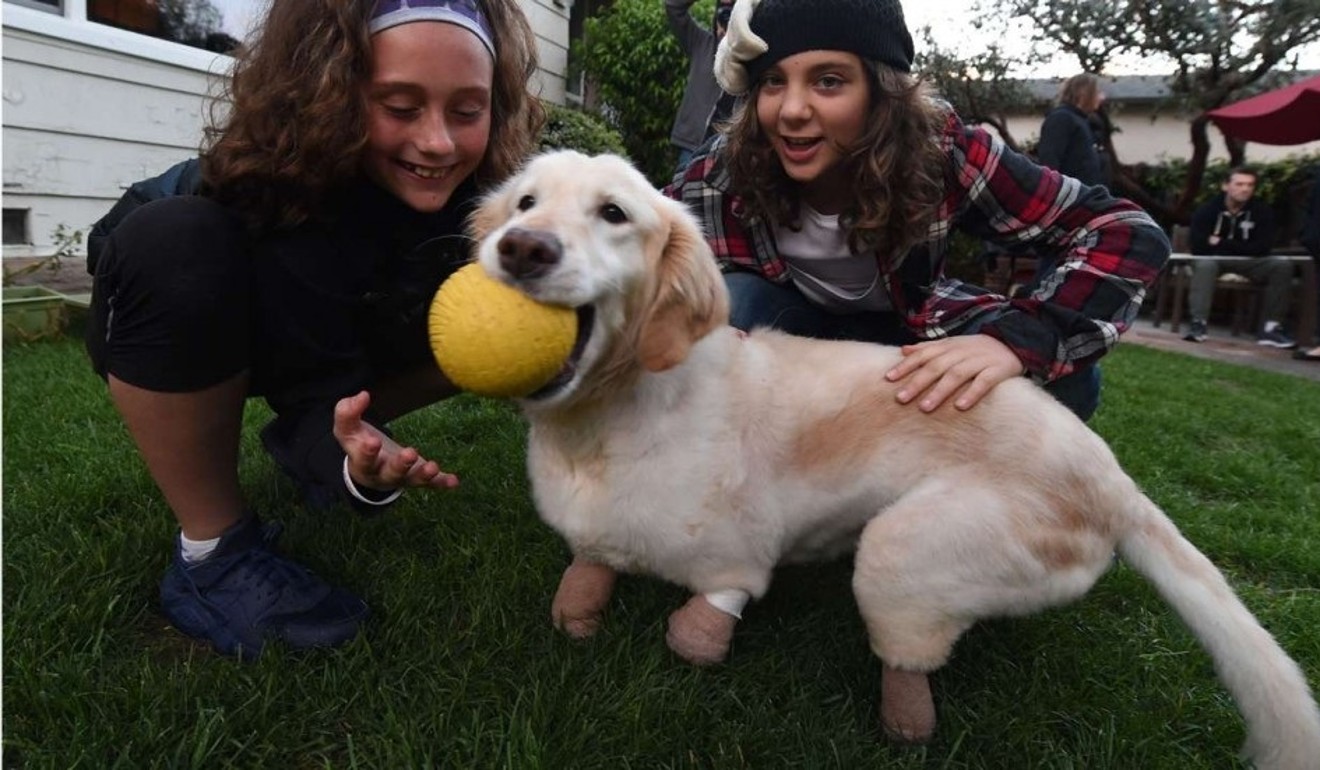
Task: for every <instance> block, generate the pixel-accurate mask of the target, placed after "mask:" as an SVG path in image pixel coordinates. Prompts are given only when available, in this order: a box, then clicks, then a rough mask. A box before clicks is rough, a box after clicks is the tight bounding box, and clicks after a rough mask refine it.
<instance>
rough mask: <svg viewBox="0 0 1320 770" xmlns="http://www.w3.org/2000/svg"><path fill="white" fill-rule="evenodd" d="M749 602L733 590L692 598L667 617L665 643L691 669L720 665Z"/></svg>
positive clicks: (744, 594)
mask: <svg viewBox="0 0 1320 770" xmlns="http://www.w3.org/2000/svg"><path fill="white" fill-rule="evenodd" d="M749 598H750V597H749V596H748V594H747V592H746V591H739V590H737V589H730V590H727V591H713V592H711V593H708V594H698V595H696V596H693V597H692V598H691V599H688V602H687V604H684V605H683V606H682V607H680V608H679V609H677V610H675V611H674V614H672V615H670V616H669V631H668V633H666V634H665V643H666V644H668V645H669V649H671V650H673V651H674V652H675V653H677V655H678V656H679V657H680V658H682V659H683V660H686V661H687V662H689V663H691V664H693V665H696V666H709V665H712V664H715V663H720V662H722V661H723V660H724V659H725V658H726V657H727V656H728V654H729V645H730V644H731V643H732V642H733V629H734V626H736V625H737V624H738V619H739V618H741V617H742V608H743V607H744V606H746V605H747V600H748V599H749Z"/></svg>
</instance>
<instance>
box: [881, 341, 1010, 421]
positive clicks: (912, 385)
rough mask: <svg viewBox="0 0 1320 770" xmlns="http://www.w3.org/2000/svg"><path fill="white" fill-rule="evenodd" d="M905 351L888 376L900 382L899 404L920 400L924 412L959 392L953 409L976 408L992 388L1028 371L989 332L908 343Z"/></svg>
mask: <svg viewBox="0 0 1320 770" xmlns="http://www.w3.org/2000/svg"><path fill="white" fill-rule="evenodd" d="M902 351H903V360H902V361H900V362H899V363H898V365H897V366H895V367H894V368H893V369H890V370H889V371H888V372H886V373H885V379H887V380H889V381H890V382H900V381H901V382H900V384H899V388H898V394H897V398H898V402H899V403H900V404H907V403H911V402H912V401H916V402H917V407H918V408H919V409H921V411H923V412H933V411H935V410H936V409H938V408H939V406H940V404H942V403H944V402H945V401H946V400H947V399H948V398H949V397H950V396H953V395H955V394H957V396H956V398H955V399H954V402H953V405H954V407H956V408H958V409H964V410H965V409H971V408H972V407H973V406H976V403H977V402H978V401H980V400H981V399H982V398H983V397H984V396H985V394H987V393H989V392H990V390H991V388H993V387H994V386H996V385H998V384H999V383H1001V382H1003V381H1004V380H1010V379H1012V378H1014V377H1019V376H1021V375H1022V373H1023V371H1025V369H1024V368H1023V366H1022V362H1021V361H1020V360H1018V357H1017V355H1016V354H1014V353H1013V351H1012V350H1011V349H1009V347H1008V346H1007V345H1005V344H1004V343H1002V342H1000V341H999V340H997V339H995V338H994V337H991V336H989V335H985V334H968V335H966V336H963V337H948V338H946V339H942V340H934V341H931V342H922V343H918V344H916V345H904V346H903V348H902Z"/></svg>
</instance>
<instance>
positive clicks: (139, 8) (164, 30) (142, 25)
mask: <svg viewBox="0 0 1320 770" xmlns="http://www.w3.org/2000/svg"><path fill="white" fill-rule="evenodd" d="M4 2H5V4H6V5H17V6H23V7H26V8H32V9H36V10H39V11H47V12H49V13H50V14H52V15H53V16H60V17H64V18H67V19H69V20H70V21H83V20H84V18H85V19H86V20H87V21H92V22H96V23H98V24H104V25H106V26H107V27H115V28H116V29H123V30H128V31H129V32H136V33H138V34H142V35H150V36H151V37H154V38H159V39H161V40H168V41H170V42H172V43H181V44H183V45H186V46H189V47H191V48H200V49H204V50H206V51H210V52H212V53H229V52H230V51H232V50H234V48H236V47H237V46H238V44H239V42H240V41H242V39H243V38H244V36H245V35H246V34H247V32H248V29H249V27H250V26H251V25H252V23H253V21H255V19H256V17H257V16H258V15H259V14H261V13H262V12H263V11H264V10H265V9H266V7H267V3H268V2H270V0H84V1H83V2H76V3H70V2H68V0H4ZM6 25H8V20H6ZM43 31H44V30H43Z"/></svg>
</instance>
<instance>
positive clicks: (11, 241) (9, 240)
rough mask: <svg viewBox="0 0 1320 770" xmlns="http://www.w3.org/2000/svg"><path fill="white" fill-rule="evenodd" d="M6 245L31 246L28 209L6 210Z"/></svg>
mask: <svg viewBox="0 0 1320 770" xmlns="http://www.w3.org/2000/svg"><path fill="white" fill-rule="evenodd" d="M4 230H5V231H4V245H6V246H11V245H15V244H19V245H22V244H30V243H32V239H31V238H29V237H28V209H5V228H4Z"/></svg>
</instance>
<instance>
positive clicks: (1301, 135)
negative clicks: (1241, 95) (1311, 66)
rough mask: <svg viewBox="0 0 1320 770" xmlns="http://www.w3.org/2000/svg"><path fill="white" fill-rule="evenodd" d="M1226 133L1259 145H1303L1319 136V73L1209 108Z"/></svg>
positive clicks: (1216, 123) (1211, 117) (1214, 119)
mask: <svg viewBox="0 0 1320 770" xmlns="http://www.w3.org/2000/svg"><path fill="white" fill-rule="evenodd" d="M1209 115H1210V120H1212V121H1214V123H1215V125H1217V126H1219V130H1220V131H1223V132H1224V133H1225V134H1228V135H1229V136H1234V137H1237V138H1238V139H1244V140H1246V141H1248V142H1259V143H1261V144H1303V143H1304V142H1313V141H1316V140H1317V139H1320V75H1317V76H1315V77H1311V78H1307V79H1306V80H1299V81H1297V82H1296V83H1293V84H1292V85H1290V86H1284V87H1283V88H1279V89H1276V90H1274V91H1266V92H1265V93H1263V94H1257V95H1256V96H1253V97H1251V98H1250V99H1243V100H1242V101H1240V102H1233V103H1232V104H1226V105H1224V106H1223V107H1220V108H1219V109H1215V110H1210V113H1209Z"/></svg>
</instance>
